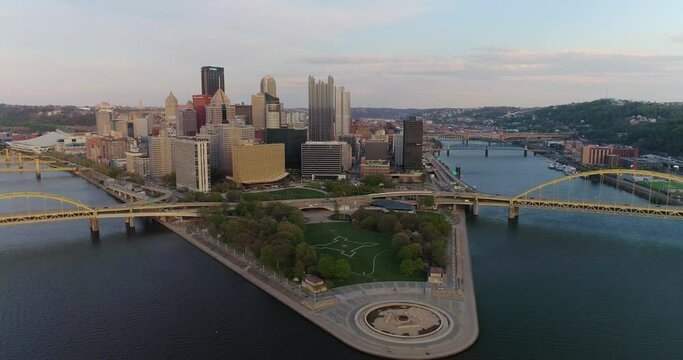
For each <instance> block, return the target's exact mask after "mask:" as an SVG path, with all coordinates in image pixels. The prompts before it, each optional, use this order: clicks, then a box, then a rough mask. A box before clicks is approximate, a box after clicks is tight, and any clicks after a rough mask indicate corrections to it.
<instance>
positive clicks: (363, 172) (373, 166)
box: [360, 160, 391, 177]
mask: <svg viewBox="0 0 683 360" xmlns="http://www.w3.org/2000/svg"><path fill="white" fill-rule="evenodd" d="M390 173H391V169H390V165H389V162H388V161H386V160H366V161H364V162H363V163H362V164H360V176H361V177H366V176H368V175H389V174H390Z"/></svg>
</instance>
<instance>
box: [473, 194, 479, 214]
mask: <svg viewBox="0 0 683 360" xmlns="http://www.w3.org/2000/svg"><path fill="white" fill-rule="evenodd" d="M472 215H474V216H479V199H478V198H474V205H472Z"/></svg>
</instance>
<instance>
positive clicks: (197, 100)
mask: <svg viewBox="0 0 683 360" xmlns="http://www.w3.org/2000/svg"><path fill="white" fill-rule="evenodd" d="M210 103H211V96H209V95H192V107H193V108H194V110H195V111H196V112H197V129H201V128H202V126H204V125H206V105H208V104H210Z"/></svg>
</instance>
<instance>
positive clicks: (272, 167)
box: [232, 141, 287, 184]
mask: <svg viewBox="0 0 683 360" xmlns="http://www.w3.org/2000/svg"><path fill="white" fill-rule="evenodd" d="M232 164H233V176H232V178H233V180H234V181H235V182H236V183H238V184H258V183H269V182H275V181H279V180H282V179H283V178H285V177H286V176H287V173H286V172H285V145H284V144H261V145H254V143H253V141H244V142H243V143H242V144H240V145H235V146H233V148H232Z"/></svg>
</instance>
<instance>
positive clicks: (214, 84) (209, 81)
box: [202, 66, 225, 96]
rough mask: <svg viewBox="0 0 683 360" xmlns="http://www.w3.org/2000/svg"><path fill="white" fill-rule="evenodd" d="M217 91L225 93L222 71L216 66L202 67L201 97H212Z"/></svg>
mask: <svg viewBox="0 0 683 360" xmlns="http://www.w3.org/2000/svg"><path fill="white" fill-rule="evenodd" d="M218 89H221V90H223V91H224V92H225V73H224V69H223V68H222V67H217V66H202V95H208V96H213V95H214V94H216V91H218Z"/></svg>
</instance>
